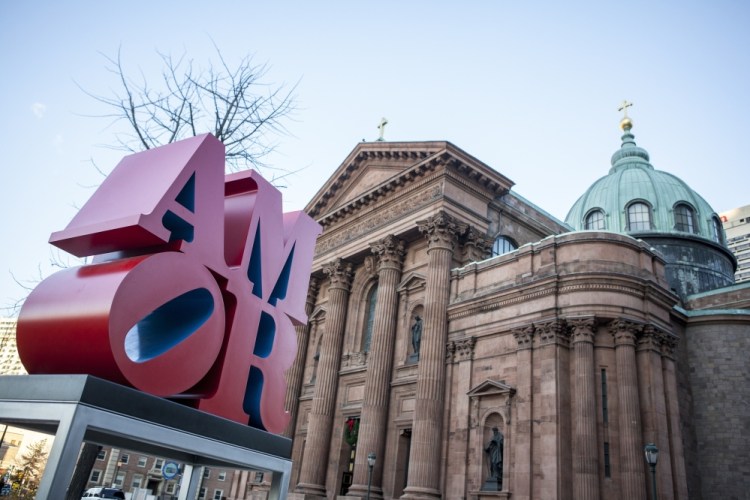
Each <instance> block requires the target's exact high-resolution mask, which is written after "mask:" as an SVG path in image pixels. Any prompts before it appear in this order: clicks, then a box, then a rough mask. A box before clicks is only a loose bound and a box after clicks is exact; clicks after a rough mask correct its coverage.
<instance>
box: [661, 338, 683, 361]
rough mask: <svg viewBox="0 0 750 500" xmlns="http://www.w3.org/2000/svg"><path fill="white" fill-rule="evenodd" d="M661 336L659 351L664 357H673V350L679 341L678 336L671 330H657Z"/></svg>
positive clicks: (672, 358)
mask: <svg viewBox="0 0 750 500" xmlns="http://www.w3.org/2000/svg"><path fill="white" fill-rule="evenodd" d="M659 336H660V337H661V353H662V355H663V356H664V357H665V358H669V359H671V360H674V359H675V356H674V351H675V349H677V344H678V343H679V342H680V338H679V337H678V336H677V335H675V334H674V333H671V332H665V331H662V332H659Z"/></svg>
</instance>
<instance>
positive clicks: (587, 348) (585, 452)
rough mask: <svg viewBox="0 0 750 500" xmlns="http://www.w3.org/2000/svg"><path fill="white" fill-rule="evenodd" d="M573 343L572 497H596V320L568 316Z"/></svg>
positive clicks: (593, 498)
mask: <svg viewBox="0 0 750 500" xmlns="http://www.w3.org/2000/svg"><path fill="white" fill-rule="evenodd" d="M567 322H568V325H570V328H571V341H572V345H573V370H574V373H575V378H574V383H573V393H574V397H573V400H574V401H575V403H574V407H573V420H574V425H573V498H575V499H580V500H595V499H598V498H599V456H598V446H597V439H596V437H597V428H596V370H595V365H594V338H595V335H596V319H595V318H593V317H589V318H568V320H567Z"/></svg>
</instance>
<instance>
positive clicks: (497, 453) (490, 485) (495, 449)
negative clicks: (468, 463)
mask: <svg viewBox="0 0 750 500" xmlns="http://www.w3.org/2000/svg"><path fill="white" fill-rule="evenodd" d="M504 440H505V438H504V436H503V433H502V432H500V429H498V428H497V427H493V428H492V439H490V442H489V443H487V446H486V447H485V448H484V452H485V453H486V454H487V467H488V469H489V476H488V477H487V480H486V481H485V482H484V486H483V487H482V489H483V490H492V491H501V490H502V489H503V445H504Z"/></svg>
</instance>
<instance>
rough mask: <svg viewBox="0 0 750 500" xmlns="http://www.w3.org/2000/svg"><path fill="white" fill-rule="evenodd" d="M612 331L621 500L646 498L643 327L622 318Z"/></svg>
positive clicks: (613, 325) (614, 322)
mask: <svg viewBox="0 0 750 500" xmlns="http://www.w3.org/2000/svg"><path fill="white" fill-rule="evenodd" d="M610 329H611V331H612V334H613V335H614V339H615V362H616V363H617V401H618V406H619V410H618V413H619V415H618V417H619V418H618V420H617V422H618V426H619V431H620V443H619V444H620V474H619V476H620V478H619V479H620V491H621V492H622V495H621V498H623V499H625V498H627V499H641V498H646V481H645V475H644V474H645V472H644V461H645V459H644V456H643V446H644V445H645V443H643V437H642V435H641V405H640V402H639V398H638V374H637V367H636V361H635V344H636V340H637V334H638V333H639V332H640V330H641V326H640V325H638V324H636V323H632V322H630V321H626V320H622V319H618V320H615V321H613V322H612V323H611V325H610Z"/></svg>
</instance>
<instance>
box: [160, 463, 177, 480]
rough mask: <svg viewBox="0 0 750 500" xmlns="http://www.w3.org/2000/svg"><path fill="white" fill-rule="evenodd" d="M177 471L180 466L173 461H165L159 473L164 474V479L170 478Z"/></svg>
mask: <svg viewBox="0 0 750 500" xmlns="http://www.w3.org/2000/svg"><path fill="white" fill-rule="evenodd" d="M178 472H180V468H179V467H178V466H177V464H176V463H174V462H165V463H164V465H163V466H162V468H161V474H162V475H163V476H164V479H172V478H173V477H175V476H176V475H177V473H178Z"/></svg>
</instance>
